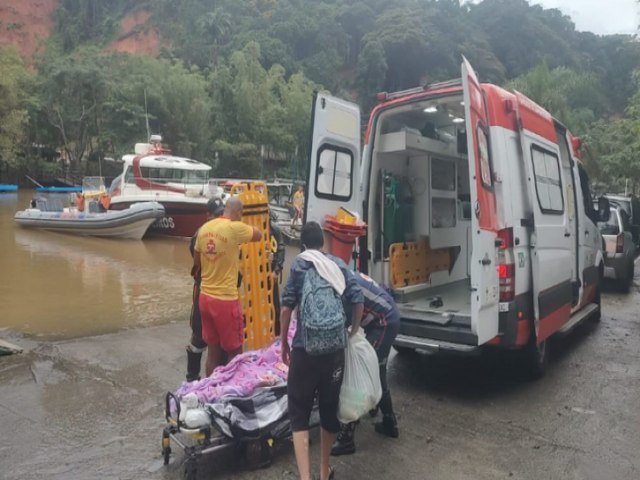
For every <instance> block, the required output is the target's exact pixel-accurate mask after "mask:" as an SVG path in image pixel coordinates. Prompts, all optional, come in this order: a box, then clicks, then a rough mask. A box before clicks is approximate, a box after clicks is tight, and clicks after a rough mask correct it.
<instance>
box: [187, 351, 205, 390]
mask: <svg viewBox="0 0 640 480" xmlns="http://www.w3.org/2000/svg"><path fill="white" fill-rule="evenodd" d="M201 360H202V352H194V351H192V350H191V349H190V348H189V347H187V382H193V381H195V380H200V363H201Z"/></svg>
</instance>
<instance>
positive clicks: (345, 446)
mask: <svg viewBox="0 0 640 480" xmlns="http://www.w3.org/2000/svg"><path fill="white" fill-rule="evenodd" d="M355 433H356V422H354V423H348V424H343V425H342V426H341V427H340V431H339V432H338V436H337V437H336V441H335V442H333V446H332V447H331V455H333V456H334V457H338V456H340V455H351V454H354V453H356V442H355Z"/></svg>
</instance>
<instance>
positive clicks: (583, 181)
mask: <svg viewBox="0 0 640 480" xmlns="http://www.w3.org/2000/svg"><path fill="white" fill-rule="evenodd" d="M578 172H579V174H580V188H581V189H582V200H583V201H584V213H585V214H586V216H587V217H588V218H590V219H591V220H592V221H593V222H594V223H596V222H597V221H598V214H597V212H596V210H595V209H594V208H593V197H592V196H591V191H590V190H589V176H588V175H587V172H586V170H585V169H584V167H583V166H582V165H580V164H578Z"/></svg>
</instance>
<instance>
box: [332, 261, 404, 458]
mask: <svg viewBox="0 0 640 480" xmlns="http://www.w3.org/2000/svg"><path fill="white" fill-rule="evenodd" d="M350 275H352V276H354V277H355V278H356V280H357V283H358V286H359V287H360V289H361V290H362V293H363V294H364V313H363V314H362V322H361V324H360V325H361V326H362V328H363V329H364V333H365V335H366V336H367V340H368V341H369V343H370V344H371V345H373V348H374V349H375V351H376V354H377V356H378V363H379V365H380V382H381V383H382V399H381V400H380V403H379V404H378V407H379V409H380V411H381V412H382V422H378V423H376V424H375V430H376V432H378V433H380V434H382V435H386V436H388V437H392V438H397V437H398V424H397V422H396V416H395V414H394V413H393V405H392V403H391V393H390V392H389V385H388V384H387V359H388V357H389V352H390V351H391V345H392V344H393V342H394V340H395V338H396V336H397V335H398V330H399V329H400V312H399V311H398V307H397V306H396V303H395V301H394V300H393V297H392V296H391V294H389V292H387V291H386V290H385V289H384V288H383V287H381V286H380V285H378V284H377V283H376V282H375V281H374V280H372V279H371V278H369V277H368V276H366V275H365V274H363V273H360V272H350ZM374 413H377V410H376V411H375V412H374ZM356 425H357V422H354V423H350V424H347V425H342V426H341V428H340V433H339V434H338V437H337V439H336V442H335V443H334V444H333V447H332V448H331V455H334V456H338V455H349V454H352V453H355V451H356V444H355V439H354V437H355V429H356Z"/></svg>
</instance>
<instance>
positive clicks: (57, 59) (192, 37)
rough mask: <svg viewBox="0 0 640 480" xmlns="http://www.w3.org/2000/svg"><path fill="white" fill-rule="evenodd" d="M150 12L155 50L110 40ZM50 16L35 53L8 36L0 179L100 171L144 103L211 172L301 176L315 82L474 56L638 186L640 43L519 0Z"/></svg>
mask: <svg viewBox="0 0 640 480" xmlns="http://www.w3.org/2000/svg"><path fill="white" fill-rule="evenodd" d="M141 11H144V12H147V13H148V15H149V20H148V24H145V25H143V26H139V27H138V28H152V29H154V31H156V32H157V34H158V36H159V38H160V44H161V48H160V51H159V54H158V56H157V57H156V58H152V57H147V56H143V55H131V54H127V53H119V52H113V51H110V50H109V48H108V45H109V44H110V42H112V41H113V40H114V39H115V38H116V37H117V35H118V32H119V31H120V24H121V21H122V19H123V18H124V17H125V16H126V15H131V14H134V13H136V12H141ZM54 17H55V29H54V31H53V33H52V35H51V36H50V37H49V39H48V40H47V43H46V46H45V47H46V48H43V49H42V53H41V54H40V55H39V56H38V57H37V58H36V59H35V60H34V62H33V66H30V65H28V64H27V63H26V62H29V60H27V61H26V62H25V60H23V59H21V58H20V57H19V56H18V54H17V53H16V51H15V50H14V49H12V48H11V47H8V48H3V49H0V67H2V71H3V75H2V78H0V122H1V124H2V128H1V129H0V162H1V165H0V180H2V179H11V178H13V179H16V180H18V181H22V178H21V177H22V176H23V175H24V174H25V172H34V169H35V170H36V174H37V172H38V171H45V170H47V169H55V168H58V167H59V166H61V165H63V166H65V168H66V170H68V171H72V172H77V173H78V174H83V173H86V172H91V173H98V171H100V172H103V170H104V169H108V165H110V164H111V162H109V161H108V159H110V158H111V159H113V158H119V156H121V155H122V154H124V153H128V152H131V151H132V149H133V145H134V143H135V142H139V141H144V140H145V139H146V135H147V127H146V122H147V118H148V122H149V126H150V130H151V133H160V134H162V135H163V137H164V139H165V142H166V143H167V144H168V146H169V147H170V148H172V149H173V151H174V152H175V153H176V154H179V155H184V156H189V157H193V158H196V159H198V160H201V161H204V162H207V163H211V164H212V165H214V166H215V170H214V172H215V174H216V175H219V176H228V175H238V176H245V177H246V176H260V177H268V176H273V175H276V174H279V175H281V176H282V175H284V176H303V175H304V171H305V164H306V158H307V150H308V141H309V123H310V121H309V120H310V110H311V97H312V92H313V90H314V89H326V90H329V91H331V92H332V93H334V94H336V95H339V96H343V97H346V98H348V99H351V100H354V101H357V102H358V103H359V104H361V105H362V106H363V114H365V115H366V114H367V113H368V110H370V109H371V108H372V107H373V105H374V104H375V94H376V92H378V91H394V90H400V89H403V88H410V87H413V86H416V85H419V84H421V83H425V82H432V81H438V80H445V79H449V78H457V77H458V76H459V74H460V72H459V69H460V59H461V56H462V55H465V56H466V57H467V58H469V60H470V61H471V63H472V64H473V65H474V67H475V68H476V69H477V70H478V74H479V76H480V78H481V80H482V81H488V82H493V83H497V84H500V85H506V86H508V87H512V88H516V89H518V90H520V91H522V92H523V93H525V94H527V95H528V96H530V97H531V98H533V99H534V100H536V101H537V102H539V103H541V104H542V105H543V106H545V107H546V108H547V109H549V110H550V111H551V112H552V113H554V115H556V116H557V117H558V118H559V119H560V120H562V121H563V122H564V123H565V124H566V125H567V126H568V127H569V128H570V129H571V130H572V131H574V132H575V133H576V134H578V135H581V136H582V137H583V139H584V145H585V162H586V164H587V166H588V168H589V170H590V171H591V173H592V174H593V175H594V176H595V179H596V180H597V182H599V183H601V184H602V185H603V188H608V189H620V188H623V186H624V185H625V183H626V184H628V185H631V186H636V187H640V184H639V182H638V180H639V179H640V157H639V156H638V153H640V152H639V150H640V140H639V135H638V131H639V130H640V93H639V92H640V89H639V83H638V82H639V79H640V76H638V75H637V74H636V73H635V69H636V68H637V67H638V66H639V65H640V44H639V43H638V42H637V41H636V39H635V38H634V37H631V36H624V35H615V36H597V35H594V34H592V33H588V32H578V31H576V30H575V27H574V25H573V23H572V22H571V20H570V19H569V18H568V17H566V16H564V15H562V14H561V12H559V11H558V10H545V9H543V8H541V7H540V6H531V5H529V4H528V3H527V2H526V1H525V0H484V1H482V2H481V3H478V4H474V3H473V4H472V3H466V2H461V1H458V0H438V1H435V0H393V1H388V0H385V1H382V0H331V1H329V0H325V1H316V0H215V1H214V0H153V1H139V0H137V1H135V0H86V1H80V0H61V1H60V3H59V6H58V9H57V10H56V12H55V13H54ZM5 72H6V73H5ZM363 121H364V120H363Z"/></svg>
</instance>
